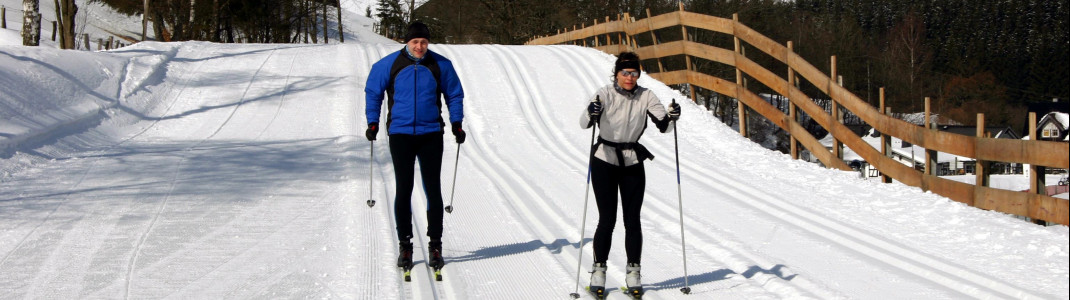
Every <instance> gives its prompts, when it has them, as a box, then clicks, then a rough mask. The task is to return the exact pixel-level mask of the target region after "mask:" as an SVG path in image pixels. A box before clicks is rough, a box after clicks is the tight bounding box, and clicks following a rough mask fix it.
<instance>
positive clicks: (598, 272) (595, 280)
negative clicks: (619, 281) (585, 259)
mask: <svg viewBox="0 0 1070 300" xmlns="http://www.w3.org/2000/svg"><path fill="white" fill-rule="evenodd" d="M587 291H588V292H591V295H594V298H595V299H598V300H602V299H606V264H605V263H594V265H593V266H591V285H590V286H587Z"/></svg>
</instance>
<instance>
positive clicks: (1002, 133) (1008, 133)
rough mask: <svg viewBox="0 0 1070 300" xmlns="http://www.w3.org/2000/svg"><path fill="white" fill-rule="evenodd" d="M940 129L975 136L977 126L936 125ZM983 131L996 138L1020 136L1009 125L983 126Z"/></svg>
mask: <svg viewBox="0 0 1070 300" xmlns="http://www.w3.org/2000/svg"><path fill="white" fill-rule="evenodd" d="M936 128H937V129H940V131H946V132H950V133H955V134H961V135H966V136H976V135H977V126H969V125H939V126H937V127H936ZM985 133H988V134H989V135H990V136H991V137H992V138H997V139H1015V140H1017V139H1020V138H1022V137H1021V136H1019V135H1018V133H1017V132H1014V129H1012V128H1011V127H1010V126H985Z"/></svg>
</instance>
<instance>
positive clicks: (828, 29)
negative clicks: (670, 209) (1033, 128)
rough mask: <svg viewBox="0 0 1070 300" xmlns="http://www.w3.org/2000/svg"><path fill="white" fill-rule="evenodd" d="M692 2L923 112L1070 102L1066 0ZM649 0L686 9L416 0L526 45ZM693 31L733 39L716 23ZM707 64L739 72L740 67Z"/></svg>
mask: <svg viewBox="0 0 1070 300" xmlns="http://www.w3.org/2000/svg"><path fill="white" fill-rule="evenodd" d="M389 1H390V0H380V2H389ZM683 5H684V8H685V9H686V10H687V11H691V12H696V13H701V14H706V15H711V16H716V17H722V18H731V17H732V14H738V16H739V20H740V22H741V23H743V24H745V25H747V26H749V27H751V28H753V29H755V30H757V31H758V32H761V33H762V34H764V35H766V36H767V37H769V38H772V39H773V40H776V41H778V42H781V43H786V42H787V41H792V42H793V44H794V45H795V51H796V52H797V53H799V54H800V55H802V56H803V57H804V58H806V59H807V61H809V62H811V63H812V64H814V65H815V66H818V67H822V66H825V67H822V69H824V70H828V68H829V67H827V66H829V65H830V64H831V57H832V56H836V58H837V69H838V73H839V74H840V75H842V76H843V78H844V79H843V85H844V86H845V87H847V88H848V89H850V90H851V91H853V92H854V93H855V94H856V95H858V96H859V97H861V98H862V99H865V100H867V101H869V102H870V103H871V104H874V105H876V104H877V102H878V100H877V99H878V91H879V89H880V88H882V87H883V88H885V94H886V98H887V102H888V106H890V107H893V109H894V111H896V112H918V111H922V110H924V99H925V97H930V98H931V99H932V105H933V110H934V112H936V113H938V114H940V115H941V117H942V119H945V120H953V121H954V122H956V123H960V124H965V125H972V124H974V123H975V121H976V114H977V113H984V114H985V118H986V123H987V124H989V125H992V126H997V125H1004V126H1012V127H1013V128H1014V129H1015V130H1016V131H1017V132H1024V131H1025V127H1026V122H1027V107H1028V105H1029V104H1030V103H1038V102H1052V101H1053V99H1055V98H1058V99H1060V102H1063V103H1067V100H1068V96H1070V91H1068V88H1070V74H1068V71H1070V62H1068V59H1070V53H1068V51H1067V50H1068V48H1070V47H1068V46H1070V39H1068V36H1067V32H1068V28H1067V22H1068V20H1070V14H1068V7H1067V1H1066V0H1056V1H1046V0H969V1H967V0H795V1H778V0H734V1H729V0H691V1H683ZM647 9H649V10H650V13H651V14H652V15H659V14H662V13H666V12H670V11H674V10H677V9H679V8H678V1H665V0H660V1H659V0H645V1H644V0H630V1H609V0H575V1H567V0H431V1H428V2H427V3H426V4H424V5H423V6H421V7H420V8H418V9H416V11H415V18H416V19H420V20H424V21H425V22H427V23H429V24H431V27H432V31H433V32H436V34H437V35H439V36H442V39H440V40H439V41H436V42H442V43H498V44H522V43H523V42H525V41H527V40H528V39H530V38H531V37H533V36H536V35H548V34H554V33H556V32H557V31H558V30H560V29H564V28H571V27H572V26H574V25H582V24H587V25H590V24H593V21H594V20H596V19H597V20H604V19H605V17H606V16H609V17H611V18H613V19H615V18H616V17H617V16H618V15H621V14H624V13H628V14H629V15H631V16H632V17H635V18H636V19H641V18H645V17H647V15H646V10H647ZM471 16H485V17H483V18H473V17H471ZM677 32H678V31H677ZM690 38H691V39H692V40H696V41H701V42H704V43H708V44H715V45H717V44H719V43H724V42H725V41H724V37H718V36H717V35H716V34H714V33H702V32H699V33H696V34H694V36H692V37H690ZM669 40H672V39H669ZM728 42H729V43H730V39H729V40H728ZM722 47H723V46H722ZM727 48H729V49H731V46H730V44H729V46H727ZM699 68H700V69H701V68H704V67H703V66H699ZM706 68H708V69H707V70H704V71H705V72H707V73H710V74H714V75H716V76H718V77H721V78H728V79H732V78H734V73H729V72H732V71H731V70H724V69H723V68H718V67H716V66H708V67H706ZM718 72H724V73H725V74H720V73H718ZM808 94H809V93H808Z"/></svg>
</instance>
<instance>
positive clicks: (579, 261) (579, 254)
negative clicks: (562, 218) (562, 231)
mask: <svg viewBox="0 0 1070 300" xmlns="http://www.w3.org/2000/svg"><path fill="white" fill-rule="evenodd" d="M594 101H595V102H601V100H600V99H599V96H595V97H594ZM599 117H601V116H599ZM595 124H598V122H597V121H595ZM595 131H596V130H595V126H591V143H589V144H587V145H590V146H591V153H590V155H589V156H588V157H587V186H586V187H584V188H583V221H582V222H580V248H579V249H578V251H576V288H575V289H574V290H573V293H572V294H569V295H570V296H572V298H573V299H579V298H580V267H581V266H582V265H583V228H584V227H587V200H588V197H590V195H591V193H590V189H591V160H592V159H594V150H595V149H594V146H593V145H594V137H595Z"/></svg>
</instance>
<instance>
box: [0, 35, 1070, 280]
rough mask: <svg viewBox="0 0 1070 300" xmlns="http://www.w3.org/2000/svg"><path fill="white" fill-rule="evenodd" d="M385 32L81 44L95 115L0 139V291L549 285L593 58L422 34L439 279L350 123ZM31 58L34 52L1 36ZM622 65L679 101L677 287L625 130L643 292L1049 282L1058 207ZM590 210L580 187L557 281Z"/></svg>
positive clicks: (661, 189) (562, 239)
mask: <svg viewBox="0 0 1070 300" xmlns="http://www.w3.org/2000/svg"><path fill="white" fill-rule="evenodd" d="M398 49H400V46H399V45H371V44H347V45H331V46H294V45H217V44H209V43H173V44H171V43H168V44H163V43H143V44H140V45H138V46H135V47H131V48H129V49H125V50H122V51H116V52H112V53H110V54H107V55H108V56H109V57H113V58H117V59H120V61H125V62H126V63H125V65H120V66H121V67H119V68H117V69H116V68H114V67H106V68H111V69H109V72H108V73H109V74H113V75H112V76H115V78H117V79H118V80H112V82H116V83H112V85H113V89H114V91H112V92H111V93H101V94H102V95H112V96H111V97H114V98H116V99H111V100H113V101H114V103H115V104H112V105H110V106H108V108H107V109H105V110H104V112H105V114H106V117H101V121H100V122H83V123H86V124H85V125H77V126H73V125H72V126H60V127H57V129H53V130H46V131H45V132H44V133H42V134H39V135H40V137H36V138H28V139H26V140H27V141H34V142H32V143H31V142H24V143H22V144H20V145H17V147H16V150H17V152H14V153H11V154H8V155H5V156H4V158H3V161H2V162H0V163H2V164H0V168H2V169H0V170H3V171H4V173H5V174H6V175H5V176H4V177H0V298H153V299H156V298H345V299H349V298H357V299H516V298H521V299H564V298H567V297H568V294H569V293H571V292H573V289H574V287H575V278H576V265H577V261H576V258H577V254H578V252H577V251H578V247H579V244H580V241H581V237H580V235H579V233H580V232H579V229H580V228H579V225H580V222H581V220H582V218H583V216H582V214H581V212H582V210H583V207H584V203H583V199H584V187H585V182H584V180H585V178H586V177H585V176H586V171H587V170H586V165H587V156H586V154H587V146H586V144H587V143H588V142H589V141H590V135H591V132H590V131H589V130H582V129H580V128H579V127H578V125H577V119H578V117H579V113H580V111H581V110H582V109H583V107H584V105H585V102H586V101H587V100H589V99H587V97H589V96H590V95H592V94H593V92H594V91H595V89H597V88H598V87H600V86H602V85H605V84H607V83H608V80H609V74H608V73H609V72H610V70H612V68H611V62H612V57H610V56H608V55H605V54H602V53H600V52H597V51H594V50H590V49H583V48H578V47H563V46H560V47H559V46H553V47H523V46H498V45H457V46H443V45H432V47H431V50H432V51H437V52H439V53H441V54H443V55H445V56H446V57H449V58H451V59H452V60H453V61H454V63H455V66H457V69H458V72H459V75H460V78H461V80H462V82H463V84H464V87H465V92H466V99H465V115H466V117H465V127H466V130H467V131H468V132H469V137H468V141H467V142H466V143H465V144H463V145H461V146H460V147H459V148H458V147H457V146H456V144H454V143H452V142H450V141H452V139H450V138H447V139H446V140H447V144H446V146H445V149H446V150H445V153H444V154H443V161H444V163H443V186H444V187H445V188H446V189H447V190H445V191H443V194H444V195H445V196H446V197H449V195H450V191H449V190H448V188H449V187H450V186H451V184H452V183H453V182H452V174H453V171H454V168H453V165H454V158H455V157H456V156H455V155H456V154H457V151H458V149H459V151H461V153H460V160H459V162H458V166H459V167H458V178H457V182H456V192H455V194H456V196H455V198H454V201H455V202H454V207H455V211H454V212H453V213H451V214H447V215H446V219H445V237H444V256H445V258H446V263H447V265H446V267H445V271H444V276H445V277H446V280H445V281H443V282H439V283H434V282H432V281H431V280H430V278H429V275H430V274H429V272H428V271H427V270H426V268H424V266H425V262H426V260H425V258H424V255H425V253H426V249H424V247H425V246H426V240H424V239H425V238H426V237H424V236H423V232H424V229H425V228H426V224H425V221H424V218H425V213H424V211H425V210H426V204H425V201H424V200H425V199H424V198H423V195H422V193H420V192H417V193H415V194H414V196H413V198H414V199H413V203H414V205H413V210H414V212H415V213H414V222H415V223H416V226H415V227H414V228H415V229H417V230H418V237H417V239H414V242H415V243H416V245H417V249H416V257H415V258H414V260H416V262H417V268H416V269H414V272H413V274H414V279H413V282H411V283H404V282H402V281H401V280H400V273H399V271H398V270H397V268H395V267H394V266H393V261H394V259H395V256H396V247H397V239H396V237H395V234H394V228H393V216H392V215H393V209H392V204H393V195H394V193H395V192H394V190H393V170H392V169H391V165H390V163H389V161H390V154H389V151H388V149H387V148H386V147H385V144H386V143H385V141H386V139H385V138H384V136H385V135H382V134H381V135H380V141H379V142H378V143H376V145H375V147H374V149H372V148H370V147H371V143H369V142H368V141H366V140H365V139H364V137H363V130H364V128H365V125H364V124H365V121H364V116H363V112H364V103H363V99H364V92H363V88H364V82H365V80H366V76H367V74H368V71H369V69H370V66H371V64H372V63H374V62H375V61H376V60H378V59H379V58H380V57H382V56H385V55H387V54H388V53H390V52H392V51H397V50H398ZM0 53H2V54H4V55H0V60H4V61H8V60H10V61H14V62H16V63H21V64H50V63H55V64H60V65H62V64H63V63H62V62H53V61H52V60H49V58H47V57H48V55H38V54H33V53H31V54H25V53H22V52H17V53H16V52H12V51H10V50H8V49H6V48H3V49H0ZM33 55H37V56H41V57H44V58H34V59H20V57H26V56H33ZM101 65H106V64H101ZM82 72H90V71H82ZM57 73H61V74H62V72H59V71H57ZM72 73H76V74H77V73H78V71H74V72H72ZM4 74H8V73H4ZM12 76H14V75H3V76H0V80H5V81H4V82H7V81H11V80H8V78H10V77H12ZM27 76H28V75H27ZM38 76H44V77H47V76H50V75H47V74H44V75H38ZM56 76H58V77H63V76H62V75H56ZM68 77H78V76H68ZM4 82H0V83H4ZM639 83H640V85H643V86H647V87H649V88H651V89H653V90H655V91H656V93H657V94H658V96H659V97H660V98H661V99H662V100H663V101H664V102H666V103H667V102H668V101H669V100H670V99H672V98H675V99H677V101H678V102H683V103H684V105H683V106H684V114H683V117H682V119H681V121H680V124H679V126H680V127H679V129H678V133H679V139H680V140H679V147H680V149H679V151H680V160H681V167H682V169H681V175H682V177H681V179H680V180H681V183H682V185H681V187H682V195H683V201H682V203H683V208H684V209H683V213H684V215H683V223H684V225H683V232H684V234H685V236H686V241H687V248H686V254H687V272H688V273H689V274H688V275H689V276H687V277H686V281H687V283H688V284H689V285H690V286H691V288H692V295H683V294H681V293H680V292H679V288H681V287H683V286H684V282H685V277H684V265H683V259H682V252H681V250H682V249H681V239H680V238H681V236H680V235H681V224H680V215H679V213H680V207H679V205H678V203H679V202H678V201H679V200H678V198H677V181H676V180H677V177H676V174H677V173H676V169H675V164H674V155H673V153H674V148H673V136H672V135H671V134H668V135H666V134H660V133H658V132H656V130H654V129H653V128H651V130H648V131H647V133H646V134H645V135H644V137H643V139H642V142H643V143H644V145H646V146H647V147H649V148H650V150H651V151H652V152H653V154H654V155H656V156H657V158H656V159H655V160H654V161H652V162H648V164H647V167H646V169H647V176H648V183H647V195H646V202H645V203H644V211H643V219H642V221H643V226H644V240H645V247H644V256H643V266H644V268H643V280H644V283H645V284H646V286H647V289H648V294H647V295H648V298H650V299H709V298H729V299H777V298H863V299H873V298H878V299H882V298H883V299H902V298H909V299H941V298H1024V299H1034V298H1036V299H1040V298H1043V299H1065V298H1067V297H1068V295H1070V283H1068V279H1070V276H1068V268H1070V267H1068V265H1070V263H1068V262H1070V260H1068V248H1070V246H1068V243H1067V241H1068V240H1070V234H1068V230H1067V228H1066V227H1065V226H1056V227H1048V228H1044V227H1039V226H1036V225H1032V224H1029V223H1025V222H1021V221H1018V220H1014V219H1012V218H1009V217H1006V216H1003V215H1000V214H998V213H992V212H985V211H980V210H977V209H974V208H970V207H967V206H963V205H960V204H958V203H954V202H951V201H949V200H947V199H945V198H941V197H939V196H936V195H933V194H929V193H923V192H920V191H918V190H917V189H914V188H910V187H905V186H902V185H898V184H895V185H885V184H879V183H876V182H873V181H865V180H861V179H859V178H857V177H856V175H855V174H853V173H847V172H839V171H832V170H825V169H821V168H820V167H818V166H815V165H812V164H808V163H804V162H798V161H792V160H790V159H789V158H788V157H786V156H785V155H782V154H779V153H774V152H770V151H768V150H765V149H762V148H761V147H760V146H758V145H755V144H753V143H750V142H749V141H747V140H745V139H743V138H741V137H739V136H738V134H736V133H734V132H732V131H731V129H729V128H726V127H724V125H722V124H721V123H719V122H718V121H717V120H716V119H715V118H713V117H712V116H710V115H709V114H708V113H706V112H704V111H703V110H702V108H701V107H699V106H696V105H692V104H689V103H687V100H686V99H685V98H684V97H683V96H681V95H680V94H679V93H677V92H675V91H672V90H670V89H668V88H667V87H665V86H664V85H662V84H660V83H657V82H655V81H653V80H651V79H650V78H649V77H645V76H644V77H643V78H641V79H640V82H639ZM107 84H108V83H107V82H105V83H103V84H101V85H102V86H105V88H104V89H107V86H106V85H107ZM88 89H91V90H92V89H100V88H98V87H97V86H89V87H88ZM5 99H7V98H5ZM16 100H17V99H16ZM5 101H6V102H5V104H7V102H11V101H15V100H5ZM19 111H20V112H21V111H22V110H19ZM31 111H32V110H31ZM21 114H22V116H23V117H25V118H27V119H35V118H38V119H43V117H40V116H39V115H34V114H33V113H21ZM41 115H44V114H43V113H42V114H41ZM96 123H99V124H96ZM76 124H82V123H76ZM370 151H373V152H374V153H375V155H374V157H375V160H374V161H371V160H370V155H369V152H370ZM369 163H371V164H372V166H369ZM369 167H372V168H373V170H374V171H373V173H369ZM369 179H371V180H373V185H372V187H371V188H372V190H371V192H372V197H373V198H374V199H376V200H377V203H378V204H377V205H375V206H374V207H371V208H369V207H367V206H366V205H364V202H365V200H367V199H366V198H367V197H368V195H369V185H368V183H369ZM420 188H422V187H421V186H420V183H419V180H417V191H419V189H420ZM446 200H447V201H449V199H448V198H447V199H446ZM596 218H597V213H596V212H595V208H594V202H593V201H591V202H590V203H589V209H588V214H587V223H586V225H587V226H586V228H584V235H583V239H584V242H585V243H584V248H583V254H584V255H583V257H582V262H580V265H581V266H582V267H583V271H582V272H583V273H582V275H581V285H582V284H586V283H587V273H586V272H587V270H588V268H589V267H590V263H591V256H590V252H591V250H590V247H591V246H590V243H587V242H588V241H589V240H590V238H591V235H592V234H593V231H594V225H595V223H596V221H595V220H596ZM617 228H618V229H617V234H616V235H615V239H614V244H615V245H616V247H614V249H613V252H612V253H611V255H610V257H609V278H608V281H609V282H608V285H609V286H619V285H623V282H624V271H623V269H624V260H625V259H624V251H623V250H624V249H623V234H622V233H623V232H622V231H623V228H624V227H623V224H622V223H620V221H618V225H617ZM581 289H582V288H581ZM588 298H589V297H588ZM624 298H625V296H624V295H623V294H622V293H620V292H618V291H614V292H612V293H611V294H610V299H624Z"/></svg>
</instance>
